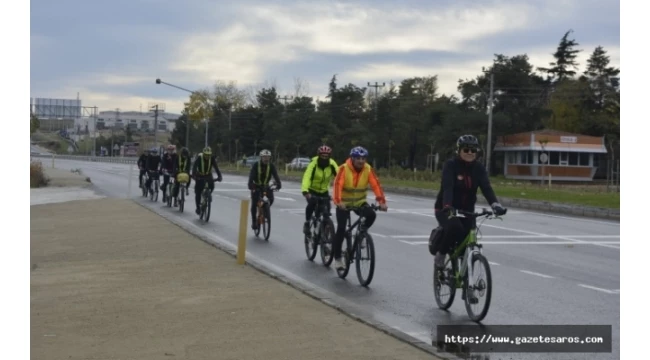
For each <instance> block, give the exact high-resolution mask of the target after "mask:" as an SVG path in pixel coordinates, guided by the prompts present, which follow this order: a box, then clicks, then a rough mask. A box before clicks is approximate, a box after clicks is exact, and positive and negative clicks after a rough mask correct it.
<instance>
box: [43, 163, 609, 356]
mask: <svg viewBox="0 0 650 360" xmlns="http://www.w3.org/2000/svg"><path fill="white" fill-rule="evenodd" d="M47 165H49V163H48V164H47ZM55 166H56V167H58V168H62V169H76V168H80V169H82V171H83V172H84V173H85V174H86V175H87V176H89V177H90V178H91V179H92V182H93V183H94V184H95V185H96V186H97V187H98V188H99V189H101V191H103V192H104V193H105V194H106V195H108V196H111V197H122V198H126V197H127V192H128V178H129V166H130V165H124V164H109V163H89V162H81V161H70V160H57V161H56V165H55ZM132 176H133V178H132V188H131V198H133V199H136V200H138V201H140V202H142V203H143V204H146V205H147V206H148V207H150V208H151V209H153V210H154V211H156V212H159V213H168V214H173V215H174V216H176V217H178V218H179V219H182V221H184V222H185V223H187V224H190V225H191V226H196V227H198V228H202V229H203V230H205V231H207V232H208V233H209V234H210V235H211V236H214V237H215V238H219V239H223V240H226V241H228V242H230V243H232V244H236V242H237V234H238V227H239V209H240V200H242V199H246V198H248V196H249V192H248V190H247V189H246V180H247V179H246V178H244V177H242V176H234V175H228V174H226V175H224V181H223V182H222V183H217V185H216V187H215V193H214V194H215V197H214V203H213V210H212V216H211V219H210V222H209V223H208V224H202V223H200V222H199V221H198V216H197V215H196V214H195V213H194V212H193V210H194V206H193V202H191V201H188V203H187V206H186V211H185V212H184V213H182V214H181V213H179V212H178V210H177V209H176V208H171V209H170V208H167V207H166V206H164V204H163V203H162V194H160V196H159V202H158V203H153V202H151V201H150V200H148V199H143V198H142V197H141V193H140V189H139V188H138V179H137V169H135V168H134V169H133V173H132ZM387 196H388V205H389V210H388V212H386V213H384V212H380V213H378V217H377V221H376V222H375V225H373V227H372V228H371V234H373V235H374V240H375V248H376V253H377V266H376V269H375V276H374V279H373V282H372V284H371V285H370V288H369V289H366V288H363V287H361V286H359V284H358V281H357V279H356V273H355V269H354V268H352V269H351V271H350V274H349V275H348V278H347V280H341V279H339V278H338V277H337V276H336V273H335V271H334V269H333V268H331V269H328V268H325V267H324V266H322V265H321V263H320V254H318V255H317V256H316V259H315V262H309V261H308V260H307V259H306V256H305V252H304V246H303V235H302V224H303V222H304V207H305V205H306V203H305V201H304V198H303V197H302V196H301V195H300V186H299V184H297V183H295V182H288V181H286V182H283V189H282V190H281V191H280V192H277V193H275V198H276V200H275V203H274V205H273V207H272V233H271V238H270V240H269V242H265V241H263V240H262V239H257V238H255V236H254V234H253V232H252V231H251V230H250V219H249V231H248V245H247V246H248V249H247V250H248V252H249V253H250V254H252V255H254V256H255V257H258V258H260V259H263V260H264V261H266V262H267V263H270V264H272V265H274V266H275V267H276V268H277V269H278V271H281V272H283V273H286V274H292V275H291V276H292V277H294V278H299V279H301V280H303V281H305V282H308V283H310V284H311V285H314V286H317V287H319V288H321V289H324V290H326V291H327V292H329V293H331V294H333V298H344V299H346V300H347V301H350V302H352V303H354V304H356V305H358V306H361V307H363V308H364V309H365V310H367V311H368V312H370V313H371V314H372V315H373V316H374V317H375V318H376V319H378V320H380V321H382V322H384V323H386V324H388V325H390V326H392V327H395V328H398V329H400V330H401V331H403V332H406V333H408V334H410V335H412V336H414V337H417V338H419V339H422V340H423V341H426V342H429V343H430V342H431V339H432V338H433V339H435V336H436V325H442V324H454V325H456V324H473V323H472V322H471V321H470V320H469V319H468V317H467V313H466V311H465V307H464V304H463V303H462V301H461V299H460V296H459V295H457V297H456V300H455V301H454V304H453V306H452V307H451V308H450V309H449V311H448V312H446V311H442V310H439V309H438V308H437V307H436V305H435V299H434V298H433V287H432V269H433V258H432V256H431V255H430V254H429V251H428V248H427V245H426V242H427V239H428V236H429V233H430V231H431V229H432V227H433V226H435V224H436V221H435V218H434V216H433V210H432V207H433V201H432V200H430V199H424V198H417V197H412V196H402V195H396V194H390V193H388V194H387ZM189 200H193V191H192V190H190V199H189ZM481 234H482V240H481V242H482V243H483V244H484V254H485V255H486V257H487V258H488V259H489V261H490V264H491V270H492V278H493V285H494V286H493V295H492V305H491V307H490V311H489V313H488V315H487V317H486V318H485V319H484V321H483V324H484V325H485V326H487V327H489V326H490V325H515V324H516V325H542V324H546V325H561V324H581V325H582V324H593V325H612V338H613V346H612V348H613V353H608V354H566V353H565V354H555V353H543V354H530V353H528V354H523V353H517V354H500V356H495V354H492V355H488V356H489V357H490V359H495V358H502V357H501V356H503V358H510V357H512V358H518V359H611V358H619V357H620V348H619V346H620V342H619V336H620V315H619V314H620V297H619V293H620V290H619V289H620V260H619V256H620V224H619V223H618V222H612V221H603V220H596V219H586V218H572V217H566V216H552V215H546V214H540V213H535V212H530V211H523V210H519V209H509V210H508V214H507V216H506V217H505V218H504V221H498V220H495V221H493V220H487V221H485V222H484V223H483V225H482V227H481ZM215 275H218V274H215Z"/></svg>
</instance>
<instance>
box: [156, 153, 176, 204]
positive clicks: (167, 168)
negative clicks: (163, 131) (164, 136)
mask: <svg viewBox="0 0 650 360" xmlns="http://www.w3.org/2000/svg"><path fill="white" fill-rule="evenodd" d="M176 156H177V155H176V146H174V145H171V144H170V145H167V151H166V152H165V154H164V155H163V158H162V164H161V166H160V168H161V170H162V173H163V182H162V186H160V190H162V192H163V202H165V201H167V196H166V195H165V194H166V193H165V191H166V190H167V185H169V176H170V175H172V173H173V172H174V164H176V161H177V159H176Z"/></svg>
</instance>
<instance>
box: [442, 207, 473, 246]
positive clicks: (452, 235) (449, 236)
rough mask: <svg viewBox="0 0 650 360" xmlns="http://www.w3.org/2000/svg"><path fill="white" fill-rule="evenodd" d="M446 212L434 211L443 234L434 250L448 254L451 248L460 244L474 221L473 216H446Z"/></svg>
mask: <svg viewBox="0 0 650 360" xmlns="http://www.w3.org/2000/svg"><path fill="white" fill-rule="evenodd" d="M447 216H448V213H443V212H439V211H438V212H436V220H438V223H439V224H440V226H442V230H443V234H442V238H441V241H440V244H436V248H437V249H436V250H437V251H439V252H441V253H442V254H449V253H450V252H451V250H453V249H454V248H456V246H458V245H460V243H461V242H463V240H464V239H465V237H466V236H467V234H469V230H470V229H471V227H472V225H473V224H474V221H476V220H475V219H473V218H459V217H452V218H451V219H450V218H448V217H447Z"/></svg>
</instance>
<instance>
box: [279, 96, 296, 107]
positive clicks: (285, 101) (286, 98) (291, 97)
mask: <svg viewBox="0 0 650 360" xmlns="http://www.w3.org/2000/svg"><path fill="white" fill-rule="evenodd" d="M278 99H279V100H283V101H284V106H285V107H286V106H287V100H292V99H293V96H285V97H281V98H278Z"/></svg>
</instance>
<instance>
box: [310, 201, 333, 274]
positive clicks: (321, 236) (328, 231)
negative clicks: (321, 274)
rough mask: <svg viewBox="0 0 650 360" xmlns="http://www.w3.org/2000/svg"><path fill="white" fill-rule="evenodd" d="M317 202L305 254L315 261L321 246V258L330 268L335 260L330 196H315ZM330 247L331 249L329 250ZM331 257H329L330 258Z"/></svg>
mask: <svg viewBox="0 0 650 360" xmlns="http://www.w3.org/2000/svg"><path fill="white" fill-rule="evenodd" d="M311 197H312V198H315V201H316V210H315V211H314V215H313V216H312V217H311V221H310V224H309V228H310V229H311V230H310V234H309V235H305V253H306V254H307V259H309V261H313V260H314V258H315V257H316V252H317V251H318V246H319V245H320V247H321V250H320V257H321V261H322V262H323V265H325V266H330V264H331V263H332V260H333V256H332V239H333V238H334V232H335V230H334V222H333V221H332V219H331V216H332V214H331V213H330V211H329V209H328V205H329V202H330V201H331V200H332V198H331V197H330V196H314V195H311ZM328 245H329V248H328ZM328 256H329V257H328Z"/></svg>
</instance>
